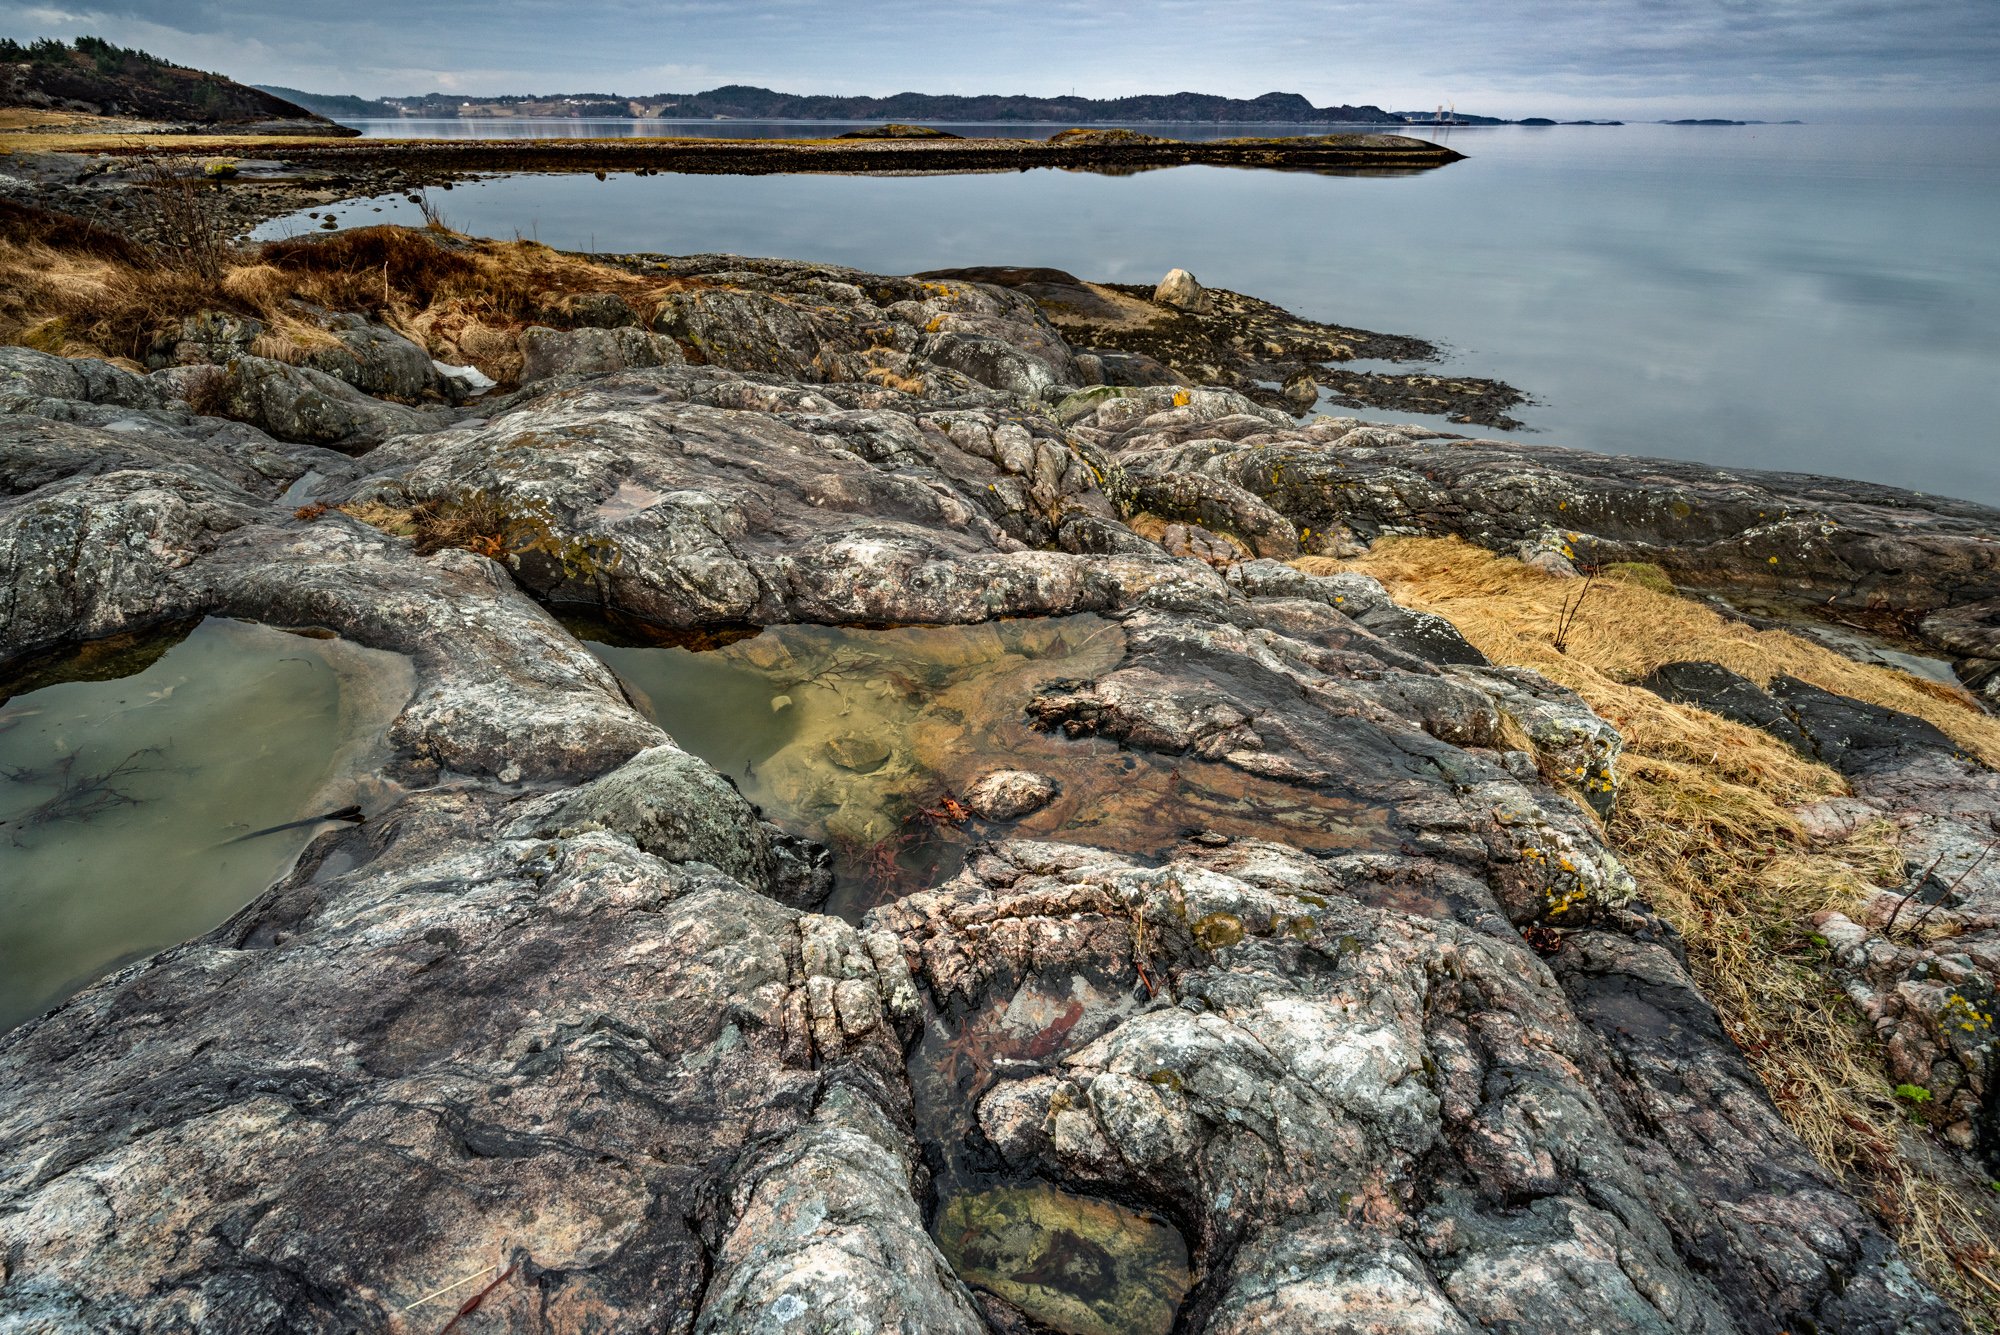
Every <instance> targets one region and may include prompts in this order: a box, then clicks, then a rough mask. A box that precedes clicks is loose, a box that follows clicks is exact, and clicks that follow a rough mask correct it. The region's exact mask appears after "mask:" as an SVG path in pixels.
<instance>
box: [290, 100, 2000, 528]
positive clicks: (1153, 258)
mask: <svg viewBox="0 0 2000 1335" xmlns="http://www.w3.org/2000/svg"><path fill="white" fill-rule="evenodd" d="M770 128H771V127H768V126H765V127H757V126H752V125H750V124H749V123H747V122H744V123H734V124H731V125H729V126H728V127H727V132H730V133H734V132H737V131H739V130H747V129H758V130H759V131H760V132H764V131H767V130H769V129H770ZM825 128H827V127H825V126H819V127H816V132H823V131H824V130H825ZM1207 128H1209V127H1192V126H1190V127H1174V130H1173V132H1174V133H1176V134H1180V135H1182V136H1183V137H1193V136H1194V134H1195V133H1196V132H1197V131H1202V130H1206V129H1207ZM1218 128H1221V129H1225V130H1227V131H1228V132H1229V133H1236V132H1238V131H1240V130H1241V129H1242V128H1243V127H1237V126H1230V127H1218ZM703 132H704V133H709V132H713V131H711V130H706V129H705V130H704V131H703ZM1449 133H1450V135H1451V139H1450V143H1451V145H1452V147H1454V148H1456V149H1458V150H1459V151H1461V152H1464V153H1467V154H1469V155H1470V156H1469V157H1468V158H1467V159H1466V160H1465V161H1463V162H1456V163H1453V164H1451V165H1450V166H1449V167H1445V168H1442V169H1440V170H1437V171H1432V172H1426V173H1424V174H1422V175H1420V176H1416V177H1412V178H1408V179H1399V180H1373V179H1366V178H1359V177H1321V176H1313V175H1299V174H1291V173H1283V172H1250V171H1228V170H1222V169H1217V168H1206V167H1181V168H1174V169H1171V170H1167V171H1159V172H1147V173H1143V174H1141V175H1138V176H1132V177H1124V178H1111V177H1104V176H1095V175H1089V174H1082V173H1065V172H1053V171H1033V172H1027V173H1007V174H1003V175H984V176H954V177H916V178H891V177H839V176H810V177H803V176H795V177H782V176H770V177H728V176H679V177H673V176H658V177H644V178H634V177H619V176H613V177H611V178H610V180H608V181H606V182H598V181H596V180H594V179H592V178H591V177H589V176H520V177H511V178H505V179H497V180H493V181H490V182H487V183H485V184H484V185H479V186H461V187H460V188H459V189H457V190H455V191H454V192H453V193H452V194H451V195H449V196H442V195H440V196H437V198H438V199H439V200H440V201H441V202H442V203H443V204H444V207H445V212H446V214H447V216H448V217H449V219H450V220H451V222H452V223H454V224H455V225H456V226H458V227H460V228H463V229H467V230H470V231H474V232H479V233H482V234H485V235H490V236H501V237H511V236H514V235H516V234H517V233H518V234H520V235H522V236H530V237H534V238H536V239H539V240H541V241H544V242H547V243H549V244H551V245H556V246H563V247H570V248H575V249H596V250H617V251H634V250H652V251H668V252H672V253H677V254H691V253H697V252H703V251H726V252H736V253H740V254H749V255H782V256H789V257H794V258H799V259H813V260H823V261H829V262H834V263H841V264H851V265H854V266H856V267H858V268H862V269H867V270H871V271H874V272H878V273H915V272H919V271H923V270H928V269H941V268H953V267H957V266H962V265H968V264H1012V265H1029V266H1035V265H1040V266H1048V267H1052V268H1057V269H1066V270H1069V271H1070V272H1072V273H1075V274H1078V275H1080V276H1082V277H1085V278H1090V279H1094V280H1098V281H1111V282H1141V283H1153V282H1156V281H1157V280H1158V279H1159V277H1160V276H1161V275H1162V274H1163V273H1165V272H1166V271H1167V270H1168V269H1170V268H1174V267H1184V268H1187V269H1191V270H1193V271H1194V272H1195V273H1196V274H1197V275H1198V276H1199V277H1200V278H1201V279H1202V281H1203V282H1206V283H1211V284H1215V285H1218V286H1222V287H1229V288H1234V289H1236V290H1238V291H1241V292H1248V293H1251V294H1254V295H1256V296H1260V297H1264V298H1267V299H1269V300H1272V301H1276V302H1278V303H1279V304H1281V305H1284V306H1286V307H1289V308H1291V309H1293V310H1295V311H1297V312H1298V313H1299V314H1301V315H1305V316H1308V317H1311V318H1313V319H1319V320H1327V321H1332V322H1334V323H1340V324H1346V325H1350V326H1355V327H1359V328H1364V329H1379V330H1383V331H1386V332H1393V333H1404V334H1413V335H1417V336H1419V337H1424V338H1430V339H1434V340H1438V339H1441V340H1448V341H1449V342H1450V343H1451V344H1452V345H1453V346H1452V351H1451V355H1450V356H1449V357H1448V359H1447V360H1446V361H1445V362H1444V363H1443V364H1442V365H1441V367H1440V370H1441V371H1442V372H1444V373H1448V374H1463V375H1476V376H1487V377H1491V378H1494V379H1499V380H1504V381H1506V382H1507V383H1509V384H1513V385H1518V386H1520V387H1521V388H1522V389H1524V390H1526V391H1527V392H1528V393H1529V394H1530V395H1532V396H1533V398H1534V399H1535V401H1536V402H1535V405H1534V406H1533V407H1532V408H1531V409H1529V410H1528V411H1527V412H1525V413H1523V414H1522V416H1523V417H1524V418H1525V420H1526V421H1527V423H1528V425H1529V427H1531V428H1533V429H1534V432H1533V434H1531V435H1529V436H1527V437H1526V438H1528V439H1532V440H1537V441H1541V442H1544V443H1552V444H1560V445H1573V446H1577V447H1581V448H1587V449H1595V450H1602V451H1606V452H1610V453H1629V454H1653V455H1663V456H1666V457H1669V458H1684V459H1686V458H1692V459H1702V460H1707V461H1710V462H1714V463H1719V464H1725V465H1733V466H1743V467H1763V468H1788V469H1798V470H1804V471H1812V472H1823V473H1831V474H1834V475H1838V476H1846V477H1864V478H1870V479H1873V480H1876V481H1882V482H1889V483H1894V484H1897V485H1901V486H1907V487H1915V488H1918V489H1920V490H1926V491H1934V492H1938V493H1942V494H1946V495H1954V496H1963V497H1968V498H1971V499H1975V500H1984V501H1987V502H1989V503H1994V502H2000V453H1996V452H1995V451H1993V450H1992V449H1990V448H1989V447H1988V445H1987V444H1986V440H1987V436H1988V434H1989V422H1990V419H1991V416H1992V405H1993V394H1992V368H1993V366H1995V365H1996V364H2000V247H1996V246H1994V245H1993V244H1992V243H1991V240H1990V238H1989V235H1988V234H1989V232H1990V231H1991V230H1992V217H1993V204H1994V200H1995V199H1996V198H2000V136H1994V135H1979V134H1977V133H1972V132H1968V131H1967V130H1965V129H1964V128H1962V127H1959V128H1953V129H1951V130H1949V131H1928V130H1922V129H1916V130H1912V129H1909V128H1900V127H1897V128H1888V127H1873V126H1736V127H1726V128H1713V129H1702V128H1695V127H1687V126H1669V125H1630V126H1623V127H1615V128H1604V127H1574V128H1555V129H1541V130H1535V129H1526V128H1517V127H1500V128H1493V129H1486V128H1479V129H1454V130H1452V131H1450V132H1449ZM378 206H379V207H380V208H381V209H382V210H383V211H382V212H381V213H375V212H372V209H374V208H375V207H378ZM336 213H337V214H338V215H339V216H340V218H341V219H342V220H343V221H345V222H351V223H356V224H367V223H371V222H381V221H384V220H394V221H407V222H421V218H420V217H419V216H418V214H417V211H416V208H415V206H413V205H410V204H409V203H407V202H406V201H404V200H403V199H402V197H401V196H400V195H394V196H388V197H385V198H383V199H378V200H374V201H370V202H368V203H366V204H362V205H349V206H346V207H343V208H341V209H337V210H336ZM314 226H316V223H315V222H314V221H312V220H307V219H305V218H303V217H302V216H301V217H297V218H294V219H290V220H284V221H280V222H278V223H275V224H273V225H272V226H271V227H269V228H267V229H265V232H264V234H266V235H275V234H280V233H284V232H287V231H291V232H304V231H309V230H311V229H312V228H313V227H314ZM1362 415H1363V416H1366V417H1369V418H1371V419H1373V420H1390V421H1393V420H1398V419H1407V417H1408V415H1407V414H1401V413H1380V412H1376V413H1364V414H1362ZM1419 420H1422V419H1419ZM1429 424H1430V425H1434V426H1439V427H1442V428H1443V429H1446V430H1458V429H1460V428H1457V427H1453V426H1451V425H1449V424H1447V423H1442V422H1431V423H1429Z"/></svg>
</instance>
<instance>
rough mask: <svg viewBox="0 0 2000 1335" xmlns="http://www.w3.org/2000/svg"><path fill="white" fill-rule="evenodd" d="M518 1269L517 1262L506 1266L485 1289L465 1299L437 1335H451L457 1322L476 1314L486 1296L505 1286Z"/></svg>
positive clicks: (518, 1263)
mask: <svg viewBox="0 0 2000 1335" xmlns="http://www.w3.org/2000/svg"><path fill="white" fill-rule="evenodd" d="M519 1268H520V1262H518V1261H517V1262H515V1263H514V1264H513V1265H510V1266H508V1267H507V1268H506V1269H505V1270H503V1271H501V1272H500V1275H499V1277H498V1278H496V1279H495V1280H494V1281H493V1282H492V1283H491V1284H488V1285H487V1286H486V1287H485V1288H483V1289H481V1290H480V1291H479V1292H477V1293H475V1294H473V1295H472V1296H471V1297H470V1298H467V1299H466V1300H465V1302H464V1303H463V1304H462V1305H460V1307H459V1309H458V1311H457V1312H455V1313H453V1315H452V1318H451V1320H449V1321H447V1322H445V1323H444V1329H442V1330H440V1331H439V1332H438V1335H451V1331H452V1330H453V1328H454V1327H456V1326H457V1325H458V1323H459V1322H461V1321H463V1320H465V1318H467V1317H469V1316H471V1315H472V1314H473V1313H474V1312H477V1311H478V1310H479V1304H481V1303H483V1302H485V1301H486V1295H487V1294H489V1293H491V1292H493V1290H495V1289H497V1288H499V1287H500V1286H501V1285H502V1284H505V1283H506V1282H507V1280H508V1279H509V1278H510V1277H511V1276H512V1275H513V1273H514V1271H515V1270H517V1269H519Z"/></svg>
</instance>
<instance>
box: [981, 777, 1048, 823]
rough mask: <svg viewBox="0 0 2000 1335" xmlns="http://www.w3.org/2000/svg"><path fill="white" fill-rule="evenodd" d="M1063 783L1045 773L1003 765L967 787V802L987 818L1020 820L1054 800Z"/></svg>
mask: <svg viewBox="0 0 2000 1335" xmlns="http://www.w3.org/2000/svg"><path fill="white" fill-rule="evenodd" d="M1061 791H1062V785H1061V784H1059V783H1057V782H1056V781H1055V780H1054V779H1051V778H1050V777H1048V776H1047V775H1046V774H1031V773H1029V772H1027V771H1025V770H1018V769H1003V770H995V771H994V772H993V773H991V774H989V775H987V776H986V777H985V778H983V779H981V780H980V781H979V782H978V783H975V784H973V785H972V787H970V788H968V789H966V792H965V805H967V806H968V807H971V808H972V810H973V811H974V812H976V813H977V814H979V815H981V816H984V817H985V818H986V819H987V820H1019V819H1020V818H1021V817H1023V816H1025V815H1028V814H1029V813H1030V812H1035V811H1040V810H1041V809H1042V808H1043V807H1045V806H1047V805H1048V804H1049V803H1050V802H1053V801H1054V800H1055V798H1056V794H1058V793H1060V792H1061Z"/></svg>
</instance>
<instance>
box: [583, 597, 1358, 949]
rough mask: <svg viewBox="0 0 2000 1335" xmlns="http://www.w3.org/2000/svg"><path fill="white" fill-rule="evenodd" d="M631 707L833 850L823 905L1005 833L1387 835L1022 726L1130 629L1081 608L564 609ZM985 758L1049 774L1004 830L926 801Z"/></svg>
mask: <svg viewBox="0 0 2000 1335" xmlns="http://www.w3.org/2000/svg"><path fill="white" fill-rule="evenodd" d="M577 629H578V630H579V631H580V632H581V633H582V634H583V635H584V636H585V637H586V638H589V639H592V640H594V641H596V642H595V643H593V645H592V648H593V649H595V650H596V652H597V653H598V654H599V655H600V656H601V657H602V658H603V659H604V660H605V661H606V662H607V663H609V664H610V665H611V667H612V669H613V670H614V671H616V672H617V673H618V675H619V677H620V678H621V679H622V680H623V681H624V682H625V685H626V689H627V690H628V691H629V692H630V693H631V695H632V697H633V699H634V700H635V701H636V702H637V703H638V705H639V707H640V708H641V709H643V710H645V711H646V712H647V713H648V714H649V715H650V716H651V717H652V718H654V719H655V720H656V721H657V722H658V723H659V724H660V725H661V726H662V727H663V728H665V729H666V730H667V732H668V733H669V734H670V735H672V736H673V738H674V740H675V741H677V742H678V743H679V744H680V745H681V746H682V747H684V748H686V749H687V750H689V751H692V752H693V753H695V754H696V755H699V756H701V757H702V758H703V759H705V760H707V761H708V762H709V763H710V764H712V765H714V766H715V767H716V768H717V769H719V770H721V771H722V772H723V773H725V774H728V775H730V776H731V777H732V778H734V779H735V780H736V783H737V785H738V786H739V787H740V788H741V789H742V791H743V793H744V795H745V796H746V797H748V798H749V799H750V800H751V801H752V802H754V803H756V804H757V805H758V806H759V807H761V808H762V809H763V811H764V814H765V816H766V817H767V818H768V819H770V820H771V821H773V822H775V823H776V824H777V825H779V826H781V827H783V828H785V829H787V830H790V831H792V832H793V833H797V834H802V835H806V836H808V837H811V838H814V839H819V840H822V841H824V842H825V843H827V844H828V845H829V846H830V847H832V849H833V850H834V855H835V868H836V872H837V874H838V884H837V888H836V890H835V892H834V897H833V899H832V900H831V901H830V902H829V905H828V909H827V911H828V912H832V913H840V914H842V915H843V916H846V917H848V918H850V919H858V917H859V915H860V914H861V913H862V912H863V911H865V910H866V909H867V908H869V907H872V906H873V905H874V904H876V903H879V902H881V901H882V900H884V899H885V898H891V897H894V896H896V895H902V894H908V893H910V892H911V891H913V890H918V889H922V888H925V887H926V886H930V885H934V884H936V883H938V882H939V881H941V880H942V879H944V878H945V877H948V876H950V875H951V874H952V873H953V872H955V871H956V870H957V868H958V866H959V865H960V863H961V861H962V859H963V855H964V850H965V848H966V847H967V846H968V845H969V844H970V843H973V842H977V841H978V840H980V839H983V838H991V837H995V836H996V835H998V834H1000V833H1003V832H1004V833H1005V834H1008V835H1011V836H1018V837H1025V838H1054V839H1059V840H1063V841H1065V842H1071V843H1083V844H1091V845H1094V846H1097V847H1101V848H1109V849H1113V850H1115V851H1118V852H1124V853H1132V854H1136V855H1140V856H1148V857H1151V856H1159V855H1162V854H1164V853H1165V852H1167V851H1168V850H1169V849H1171V848H1172V846H1173V845H1174V844H1175V843H1176V842H1178V841H1179V840H1180V839H1181V838H1182V837H1183V836H1185V835H1186V834H1187V833H1189V832H1191V831H1194V830H1201V829H1207V830H1215V831H1219V832H1221V833H1224V834H1230V835H1263V836H1266V837H1269V836H1270V835H1271V834H1272V833H1273V832H1274V830H1276V831H1282V835H1283V837H1284V838H1286V839H1287V840H1289V841H1290V842H1293V843H1295V844H1297V845H1298V846H1300V847H1302V848H1314V849H1333V848H1351V847H1358V846H1362V845H1366V844H1370V843H1373V842H1376V841H1378V840H1380V839H1382V838H1383V837H1384V834H1385V831H1386V829H1387V824H1388V817H1387V814H1386V813H1384V812H1382V811H1380V810H1373V809H1368V808H1364V807H1362V806H1360V805H1359V804H1357V803H1353V802H1348V801H1345V800H1343V799H1341V798H1340V797H1338V796H1334V795H1331V794H1327V793H1313V792H1307V791H1304V790H1301V789H1297V788H1291V787H1287V786H1285V785H1281V784H1276V783H1270V782H1267V781H1262V780H1256V779H1252V778H1250V777H1249V776H1247V775H1244V774H1243V773H1241V772H1240V771H1237V770H1235V769H1232V768H1230V767H1228V766H1224V765H1218V764H1211V763H1208V762H1203V761H1197V760H1191V759H1181V758H1176V757H1170V756H1158V755H1153V754H1150V753H1145V752H1136V751H1125V750H1121V749H1120V748H1119V747H1118V745H1117V744H1116V743H1115V742H1110V741H1104V740H1098V739H1081V740H1073V739H1069V738H1064V737H1060V736H1051V735H1049V734H1046V733H1042V732H1038V731H1036V730H1035V729H1034V728H1032V727H1030V726H1029V724H1028V722H1027V719H1026V717H1025V714H1024V710H1025V708H1026V706H1027V704H1028V702H1029V700H1030V699H1032V698H1033V697H1034V695H1035V694H1036V693H1037V692H1038V691H1041V690H1043V689H1045V688H1047V687H1050V686H1052V685H1054V684H1056V683H1059V682H1062V681H1064V680H1071V679H1084V680H1088V679H1091V678H1094V677H1097V676H1099V675H1102V674H1103V673H1104V672H1106V671H1108V670H1109V669H1110V668H1111V667H1113V666H1114V665H1115V664H1116V663H1117V662H1118V661H1119V659H1120V658H1122V657H1123V655H1124V652H1125V633H1124V631H1123V630H1122V629H1121V628H1120V627H1119V626H1118V625H1117V624H1116V623H1114V622H1110V621H1106V620H1104V619H1102V618H1099V617H1094V616H1087V615H1086V616H1071V617H1052V618H1047V619H1043V620H1024V621H996V622H989V623H986V624H984V625H978V626H938V627H907V628H901V629H895V630H856V629H852V628H847V627H834V626H780V627H773V628H771V629H769V630H765V631H763V632H762V633H760V634H757V635H755V636H753V637H751V638H748V639H742V640H737V641H735V642H733V643H730V644H726V645H723V646H721V647H719V648H711V649H706V650H702V651H696V650H692V649H687V648H678V647H670V646H660V645H631V644H623V645H620V644H613V643H609V642H607V641H608V640H609V639H611V638H614V635H613V633H612V632H610V631H608V630H607V629H606V628H603V627H592V626H587V625H579V626H578V627H577ZM999 769H1023V770H1032V771H1035V772H1038V773H1042V774H1046V775H1048V776H1049V777H1051V778H1053V779H1055V780H1057V781H1058V782H1059V783H1060V784H1061V785H1062V793H1061V795H1060V796H1058V797H1057V798H1056V800H1055V801H1054V802H1052V803H1050V804H1049V805H1048V806H1047V807H1045V808H1043V809H1042V810H1041V811H1038V812H1036V813H1034V814H1032V815H1030V816H1027V817H1025V818H1023V819H1021V820H1019V821H1016V822H1010V823H1008V824H1007V825H1006V826H1005V827H1004V830H1003V829H1002V828H1000V827H994V826H989V825H986V824H984V823H983V822H980V821H977V820H973V821H968V822H965V823H962V824H960V823H953V822H949V821H939V820H935V819H932V818H931V817H929V816H927V815H926V814H925V813H926V812H938V811H940V810H942V808H943V807H944V805H945V803H944V801H943V799H944V798H945V796H946V795H947V794H960V793H964V792H965V791H966V790H967V789H968V788H969V787H971V786H972V784H974V783H975V782H977V780H978V779H979V778H981V777H982V776H984V775H986V774H988V773H991V772H992V771H994V770H999Z"/></svg>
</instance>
